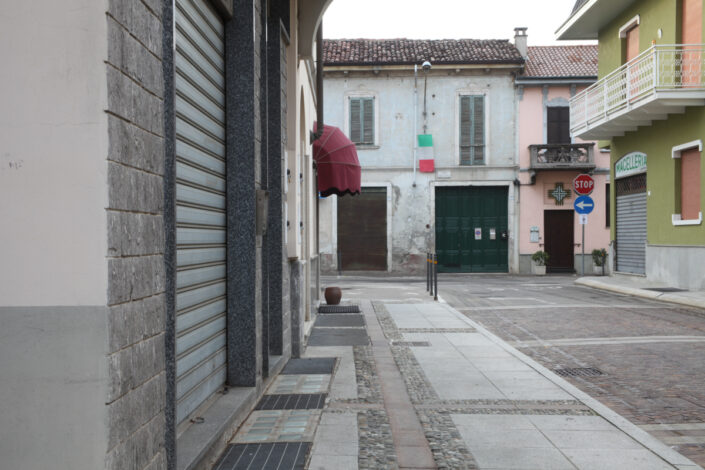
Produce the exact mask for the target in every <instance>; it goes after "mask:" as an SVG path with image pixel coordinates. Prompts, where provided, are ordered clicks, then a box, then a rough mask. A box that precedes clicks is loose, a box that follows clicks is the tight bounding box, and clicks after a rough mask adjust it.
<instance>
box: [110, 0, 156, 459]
mask: <svg viewBox="0 0 705 470" xmlns="http://www.w3.org/2000/svg"><path fill="white" fill-rule="evenodd" d="M108 5H109V6H108V12H107V16H106V21H107V23H108V60H107V63H106V75H107V86H108V108H107V110H106V113H107V114H108V131H109V134H108V137H109V149H108V207H107V210H106V216H107V219H108V252H107V253H106V256H107V257H108V307H109V308H108V353H109V354H108V358H107V359H108V373H109V379H110V387H109V391H108V396H107V397H106V404H107V406H108V423H107V426H108V429H107V435H108V453H107V456H106V462H105V467H106V468H108V469H115V470H118V469H124V468H136V469H137V468H139V469H143V468H165V466H166V452H165V449H164V438H165V429H166V428H165V407H166V393H165V390H166V372H165V370H166V363H165V328H166V325H165V321H164V320H165V296H164V293H165V267H164V247H165V237H164V220H163V210H164V188H163V184H164V178H163V176H164V159H163V155H164V114H163V112H164V111H163V110H164V107H163V102H164V86H163V84H164V80H163V75H162V64H161V54H162V29H161V28H162V19H161V13H162V10H161V3H160V2H158V1H149V2H148V1H145V2H142V1H139V0H126V1H122V0H121V1H118V0H112V1H110V2H109V4H108Z"/></svg>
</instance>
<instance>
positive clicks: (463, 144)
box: [460, 96, 472, 165]
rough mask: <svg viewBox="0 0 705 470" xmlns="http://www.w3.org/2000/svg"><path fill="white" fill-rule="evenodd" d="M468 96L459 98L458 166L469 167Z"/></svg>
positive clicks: (469, 106)
mask: <svg viewBox="0 0 705 470" xmlns="http://www.w3.org/2000/svg"><path fill="white" fill-rule="evenodd" d="M470 99H471V97H470V96H461V97H460V164H461V165H471V164H472V160H471V152H472V151H471V149H470V144H471V138H470V126H471V122H472V119H471V114H470V108H471V107H472V104H471V102H470Z"/></svg>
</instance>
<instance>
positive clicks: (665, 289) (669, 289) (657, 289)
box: [646, 287, 688, 293]
mask: <svg viewBox="0 0 705 470" xmlns="http://www.w3.org/2000/svg"><path fill="white" fill-rule="evenodd" d="M646 290H652V291H655V292H664V293H665V292H688V291H687V290H686V289H677V288H675V287H647V288H646Z"/></svg>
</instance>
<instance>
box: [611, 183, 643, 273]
mask: <svg viewBox="0 0 705 470" xmlns="http://www.w3.org/2000/svg"><path fill="white" fill-rule="evenodd" d="M616 218H617V257H616V262H617V271H620V272H626V273H634V274H645V273H646V262H645V260H646V175H637V176H635V177H630V178H624V179H623V180H617V214H616Z"/></svg>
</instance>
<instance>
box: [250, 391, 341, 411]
mask: <svg viewBox="0 0 705 470" xmlns="http://www.w3.org/2000/svg"><path fill="white" fill-rule="evenodd" d="M327 396H328V394H326V393H308V394H300V393H288V394H285V395H264V396H263V397H262V399H261V400H260V401H259V403H257V406H256V407H255V409H256V410H318V409H323V405H324V404H325V402H326V397H327Z"/></svg>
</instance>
